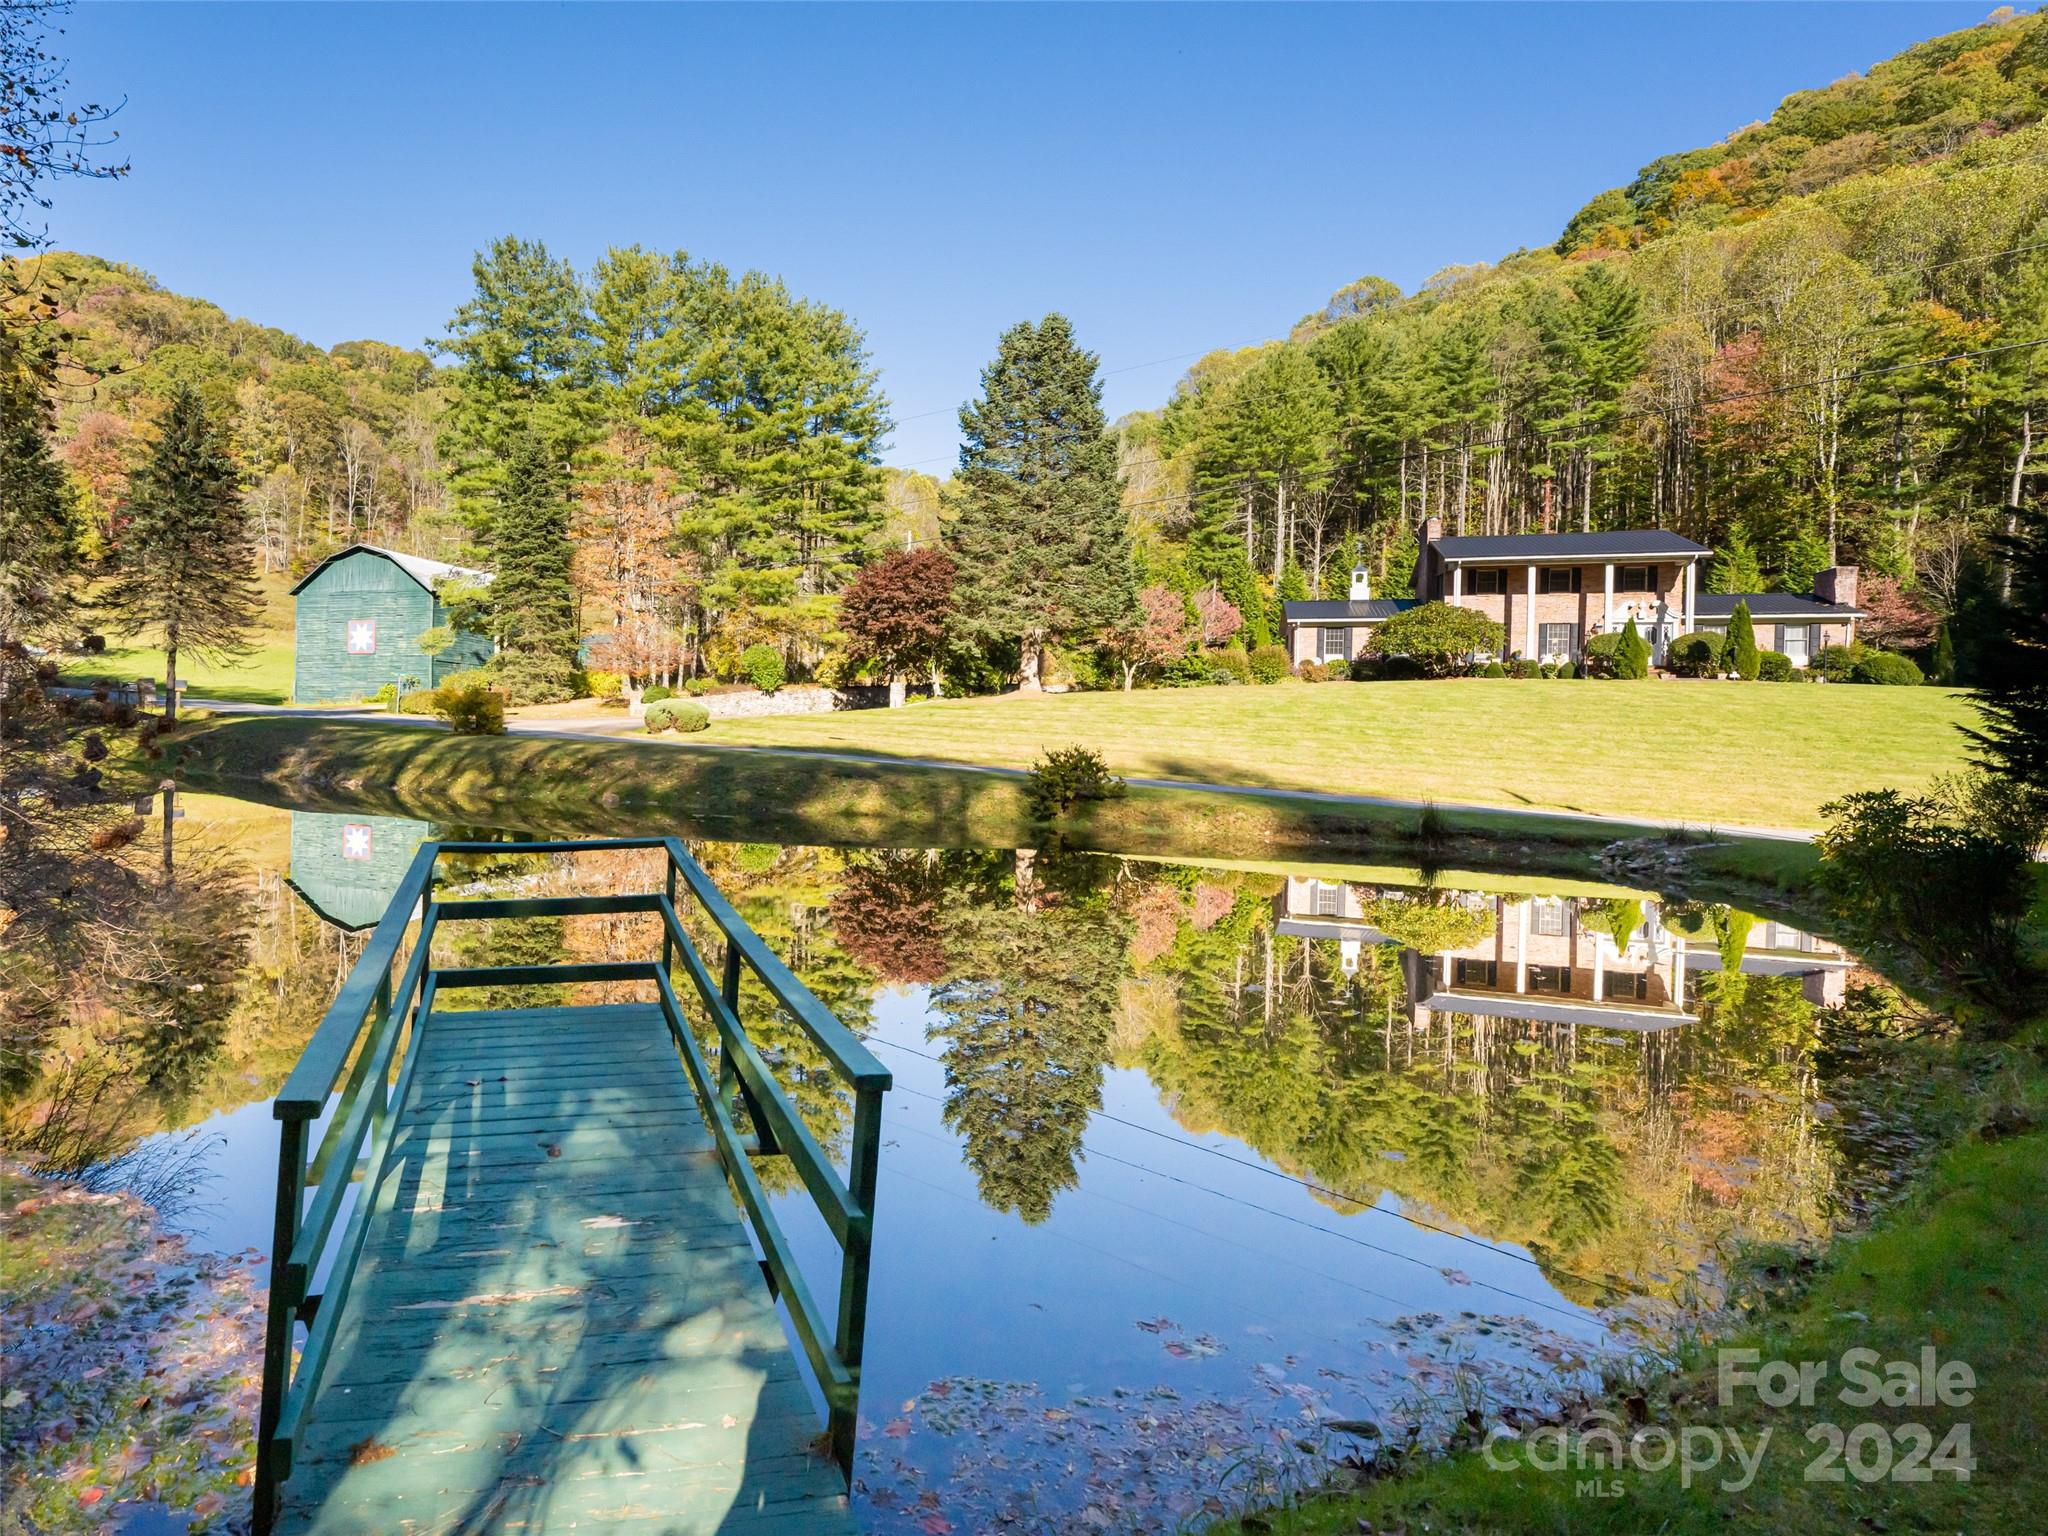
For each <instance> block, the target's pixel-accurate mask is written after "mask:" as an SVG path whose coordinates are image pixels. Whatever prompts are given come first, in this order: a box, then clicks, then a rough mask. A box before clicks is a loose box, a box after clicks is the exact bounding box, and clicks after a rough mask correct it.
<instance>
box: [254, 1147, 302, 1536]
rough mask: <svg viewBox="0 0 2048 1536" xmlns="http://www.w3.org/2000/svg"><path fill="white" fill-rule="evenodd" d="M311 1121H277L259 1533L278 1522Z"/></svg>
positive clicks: (264, 1535) (259, 1449)
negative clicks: (296, 1251)
mask: <svg viewBox="0 0 2048 1536" xmlns="http://www.w3.org/2000/svg"><path fill="white" fill-rule="evenodd" d="M305 1177H306V1122H305V1121H303V1120H300V1119H286V1120H280V1121H279V1122H278V1126H277V1213H276V1218H275V1221H274V1223H273V1225H272V1228H271V1237H270V1300H269V1306H268V1309H267V1312H266V1315H265V1321H264V1329H263V1396H262V1399H261V1402H260V1404H259V1406H258V1408H257V1412H256V1487H255V1512H254V1515H255V1519H254V1528H255V1532H256V1536H269V1533H270V1532H271V1531H272V1530H273V1529H274V1528H275V1527H276V1524H277V1482H278V1478H277V1461H276V1458H275V1456H273V1455H272V1453H271V1438H272V1437H273V1436H274V1435H275V1434H276V1433H277V1420H278V1416H279V1415H280V1414H281V1413H282V1412H283V1411H284V1395H285V1390H286V1388H287V1387H289V1386H290V1385H291V1367H292V1327H293V1320H294V1317H295V1315H296V1314H297V1312H298V1306H299V1299H300V1298H298V1297H297V1296H294V1295H292V1294H291V1287H290V1285H289V1283H288V1282H287V1279H286V1275H287V1271H288V1269H289V1265H290V1260H291V1253H292V1246H293V1244H295V1243H296V1242H297V1241H298V1237H299V1206H300V1202H301V1200H302V1199H303V1198H304V1195H305Z"/></svg>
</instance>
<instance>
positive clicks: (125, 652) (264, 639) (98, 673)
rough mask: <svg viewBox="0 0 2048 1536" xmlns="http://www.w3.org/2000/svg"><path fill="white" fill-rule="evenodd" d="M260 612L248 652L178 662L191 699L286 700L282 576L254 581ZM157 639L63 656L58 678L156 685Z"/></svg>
mask: <svg viewBox="0 0 2048 1536" xmlns="http://www.w3.org/2000/svg"><path fill="white" fill-rule="evenodd" d="M257 585H258V586H259V588H260V589H261V591H262V596H263V608H262V612H261V614H260V615H259V616H258V618H257V620H256V624H255V627H254V628H253V629H252V630H251V631H250V634H249V637H248V638H249V643H250V645H251V646H252V647H253V649H252V650H251V651H250V652H249V654H248V655H246V656H240V657H237V658H235V659H233V660H232V661H227V662H220V663H214V662H208V661H204V660H201V659H200V658H199V657H197V656H194V655H192V654H190V653H189V652H188V653H186V654H183V655H180V656H179V657H178V675H179V676H180V677H181V678H183V679H184V681H185V686H186V693H187V695H188V697H191V698H204V699H222V700H225V701H227V702H229V703H233V704H285V703H289V702H290V701H291V696H292V652H293V648H294V635H293V627H292V600H291V582H290V580H289V578H287V577H286V576H284V575H283V574H281V573H279V574H272V575H266V576H261V577H259V578H257ZM157 640H158V636H157V635H156V634H154V633H144V634H142V635H138V636H135V637H133V638H132V639H130V640H129V641H128V643H127V644H125V645H113V644H109V645H108V647H107V648H106V650H105V651H104V652H102V653H101V654H100V655H97V656H66V657H65V658H64V659H63V662H62V664H61V668H60V670H61V673H62V676H63V679H64V681H65V682H67V683H90V682H93V681H95V680H96V679H99V678H102V677H111V678H113V679H114V680H115V681H117V682H123V683H128V682H133V681H134V680H135V679H136V678H138V677H147V678H150V679H151V680H153V681H154V682H155V683H157V685H158V686H162V684H163V680H164V653H163V652H162V651H161V650H158V649H155V645H156V642H157Z"/></svg>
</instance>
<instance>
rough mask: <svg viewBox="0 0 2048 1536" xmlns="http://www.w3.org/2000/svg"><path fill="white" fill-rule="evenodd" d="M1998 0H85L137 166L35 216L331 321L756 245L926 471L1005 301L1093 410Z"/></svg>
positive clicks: (1534, 237)
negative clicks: (863, 337) (642, 250)
mask: <svg viewBox="0 0 2048 1536" xmlns="http://www.w3.org/2000/svg"><path fill="white" fill-rule="evenodd" d="M1989 9H1990V7H1989V5H1988V4H1986V3H1983V0H1979V3H1975V4H1962V5H1948V4H1890V5H1853V4H1839V5H1783V6H1779V5H1764V4H1752V5H1707V6H1691V5H1592V6H1573V5H1515V6H1504V7H1495V6H1484V5H1442V6H1434V7H1419V6H1413V7H1412V6H1361V7H1332V6H1311V5H1300V6H1265V7H1243V8H1240V7H1234V6H1202V7H1176V6H1165V5H1151V6H1122V7H1104V8H1084V7H1080V6H1050V5H1048V6H1038V7H1023V8H1012V7H1006V6H983V7H939V6H918V7H897V6H888V5H870V6H842V7H834V8H811V7H806V6H794V5H790V6H766V5H764V6H754V7H744V8H723V7H679V6H652V5H646V6H630V7H598V6H542V5H528V6H518V7H503V8H501V7H494V6H483V5H474V6H469V5H465V6H411V7H401V6H342V5H335V6H296V7H267V6H257V5H211V6H196V7H188V6H180V5H150V6H128V5H114V4H91V3H88V4H84V5H81V7H80V8H79V10H78V11H77V12H76V13H75V14H74V15H73V17H72V18H71V21H70V23H69V31H68V37H67V41H66V46H67V47H68V50H69V52H70V54H71V56H72V59H73V77H74V80H75V82H76V86H77V89H78V92H79V94H80V95H81V96H89V97H101V98H105V97H118V96H120V95H123V94H125V95H126V96H127V97H128V106H127V109H126V110H125V111H124V112H123V113H122V114H121V118H120V127H121V129H122V133H123V149H124V150H125V152H126V153H127V154H128V155H129V156H130V157H131V158H132V160H133V162H134V173H133V175H132V177H131V178H130V179H129V180H127V181H124V182H121V183H119V184H115V185H86V186H70V187H64V188H61V189H59V194H58V195H59V202H58V205H57V207H56V209H55V211H54V213H53V215H52V233H53V235H54V237H55V239H56V241H57V243H58V244H59V245H61V246H65V247H68V248H73V249H81V250H87V251H92V252H94V253H96V254H99V255H103V256H107V257H112V258H117V259H121V260H126V261H130V262H133V263H135V264H137V265H138V266H141V267H143V268H146V269H147V270H149V271H150V272H152V273H154V274H155V275H156V276H157V277H158V278H159V279H160V280H161V281H162V282H164V283H165V284H167V285H169V286H170V287H172V288H174V289H177V290H179V291H181V292H186V293H191V294H196V295H199V296H202V297H205V298H208V299H211V300H213V301H214V302H216V303H218V304H220V305H221V306H223V307H224V308H226V309H227V310H229V311H230V312H231V313H234V314H239V315H246V316H248V317H249V318H251V319H253V320H258V321H261V322H263V323H265V324H269V325H277V326H282V327H284V328H285V329H287V330H291V331H295V332H297V333H298V334H300V335H303V336H306V337H308V338H310V339H311V340H314V341H316V342H319V343H321V344H323V345H332V344H333V343H335V342H339V341H345V340H350V339H353V338H358V337H365V336H370V337H377V338H379V339H382V340H387V341H394V342H401V343H407V344H415V345H416V344H418V343H420V342H421V341H422V340H424V339H425V338H427V337H428V336H431V335H435V334H437V333H438V332H439V331H440V329H441V327H442V325H443V324H444V323H445V321H446V319H447V316H448V315H449V313H450V312H451V311H452V310H453V309H454V307H455V305H456V304H457V303H459V302H460V301H461V299H462V298H463V296H464V295H465V293H466V292H467V289H468V286H469V261H470V257H471V254H472V253H473V252H474V251H475V250H476V249H477V248H478V247H479V246H481V245H483V244H484V243H486V242H487V241H489V240H490V239H492V238H493V237H495V236H497V235H499V234H503V233H507V232H516V233H519V234H521V235H525V236H527V237H529V238H537V239H541V240H545V241H546V242H547V244H548V245H549V247H550V248H551V249H553V250H554V251H556V252H557V253H558V254H562V255H566V256H568V257H570V258H571V259H573V260H574V261H575V262H577V263H578V264H579V265H587V264H588V263H589V262H590V261H591V260H592V259H593V258H594V257H596V256H597V255H599V254H600V253H601V252H602V251H603V250H604V248H605V247H606V246H607V245H613V244H619V245H623V244H630V243H633V242H639V243H641V244H643V245H647V246H652V247H659V248H664V249H673V248H678V247H680V248H683V249H687V250H688V251H689V252H690V253H691V254H692V255H693V256H708V257H713V258H715V259H717V260H720V261H723V262H725V263H726V264H727V265H729V266H732V267H735V268H739V267H750V266H753V267H761V268H763V269H766V270H768V271H771V272H777V273H780V274H781V275H782V276H784V277H785V278H786V279H787V280H788V281H789V283H790V284H791V286H792V287H793V288H795V289H796V290H797V291H799V292H802V293H805V294H808V295H810V296H811V297H814V298H817V299H821V300H823V301H826V302H828V303H831V304H834V305H837V306H838V307H840V308H842V309H844V310H846V311H847V312H848V313H850V314H851V315H853V316H854V317H855V319H856V320H858V321H859V322H860V323H861V325H862V326H863V327H864V328H865V329H866V331H867V335H868V338H869V343H870V345H871V347H872V349H873V352H874V355H875V359H876V361H877V363H878V364H879V365H880V367H881V369H882V374H883V381H884V384H885V387H886V388H887V390H888V392H889V396H890V399H891V400H892V402H893V404H894V408H895V412H896V415H897V419H898V421H899V423H900V425H899V427H898V430H897V433H896V438H895V441H894V443H893V444H892V445H891V448H890V451H889V453H888V458H889V459H890V461H891V462H894V463H901V464H916V465H918V466H919V467H921V468H925V469H928V470H931V471H933V472H935V473H943V472H945V471H946V470H947V469H948V468H949V467H950V464H951V457H952V453H953V450H954V446H955V442H956V433H955V423H954V419H953V412H954V409H955V408H956V407H957V406H958V405H959V403H960V402H961V401H962V400H964V399H966V398H967V397H968V396H970V395H971V394H972V393H973V392H974V390H975V387H976V378H977V370H978V369H979V368H980V366H981V364H982V363H983V362H985V361H986V359H987V358H988V356H989V354H990V352H991V351H992V350H993V346H994V341H995V337H996V335H997V333H998V332H999V331H1000V330H1001V329H1002V328H1003V327H1004V326H1006V325H1009V324H1011V323H1013V322H1015V321H1017V320H1019V319H1023V318H1027V317H1035V316H1037V315H1040V314H1042V313H1044V312H1045V311H1046V310H1048V309H1060V310H1064V311H1065V312H1066V313H1068V314H1069V315H1071V316H1072V317H1073V318H1074V321H1075V324H1076V326H1077V328H1078V330H1079V332H1080V335H1081V337H1082V339H1083V341H1084V342H1085V343H1086V344H1087V345H1089V346H1090V347H1092V348H1094V349H1095V350H1096V351H1098V352H1099V353H1100V354H1101V356H1102V362H1103V367H1104V369H1105V370H1106V371H1107V372H1108V378H1107V386H1108V387H1107V391H1106V403H1107V405H1108V407H1109V409H1110V412H1111V414H1112V416H1114V415H1117V414H1120V413H1122V412H1124V411H1127V410H1131V409H1134V408H1137V407H1141V406H1149V405H1156V404H1157V403H1159V402H1160V401H1161V400H1163V399H1164V398H1165V397H1166V395H1167V393H1168V391H1169V390H1170V389H1171V388H1172V385H1173V382H1174V380H1175V378H1176V377H1178V375H1179V373H1180V372H1181V370H1182V369H1183V368H1185V366H1186V362H1187V359H1186V358H1185V357H1183V356H1181V354H1188V353H1194V352H1199V351H1202V350H1205V349H1207V348H1210V347H1216V346H1227V345H1243V344H1247V343H1250V342H1253V341H1256V340H1260V339H1262V338H1264V337H1267V336H1271V335H1276V334H1284V333H1285V332H1286V330H1287V329H1288V327H1289V326H1290V325H1292V323H1293V322H1294V321H1295V320H1296V319H1297V318H1299V317H1300V316H1301V315H1302V314H1304V313H1305V312H1307V311H1308V310H1310V309H1312V308H1314V307H1315V306H1316V305H1317V304H1319V303H1320V302H1321V301H1322V300H1323V298H1324V297H1325V296H1326V295H1327V294H1328V293H1329V292H1330V291H1331V290H1333V289H1335V288H1337V287H1339V286H1341V285H1342V284H1344V283H1346V282H1348V281H1350V280H1352V279H1353V278H1356V277H1358V276H1360V275H1362V274H1364V273H1367V272H1374V273H1378V274H1380V275H1382V276H1385V277H1389V278H1392V279H1393V280H1394V281H1395V282H1397V283H1399V284H1401V285H1402V286H1403V287H1404V288H1410V289H1412V288H1413V287H1414V286H1415V285H1416V284H1418V283H1420V282H1421V281H1422V280H1423V279H1424V278H1426V277H1427V276H1428V275H1429V274H1430V273H1432V272H1434V271H1436V270H1438V269H1439V268H1442V267H1444V266H1447V265H1450V264H1452V263H1457V262H1467V261H1479V260H1487V259H1492V258H1495V257H1498V256H1500V255H1501V254H1503V253H1505V252H1507V251H1510V250H1512V249H1514V248H1516V247H1517V246H1521V245H1540V244H1544V243H1547V242H1549V241H1551V240H1553V239H1555V238H1556V236H1557V232H1558V230H1559V229H1560V228H1561V227H1562V226H1563V223H1564V221H1565V220H1566V219H1567V218H1569V217H1570V215H1571V214H1572V213H1573V212H1574V211H1575V210H1576V209H1577V208H1578V207H1579V206H1580V205H1581V204H1582V203H1584V202H1585V201H1586V199H1588V198H1589V197H1591V196H1592V195H1593V194H1594V193H1596V192H1598V191H1600V190H1602V189H1603V188H1605V187H1609V186H1614V185H1618V184H1620V183H1622V182H1624V181H1626V180H1628V179H1629V177H1630V176H1632V175H1633V174H1634V172H1635V170H1636V169H1637V167H1638V166H1640V165H1641V164H1642V163H1643V162H1645V161H1646V160H1649V159H1652V158H1654V157H1655V156H1657V155H1659V154H1663V153H1666V152H1669V151H1672V150H1678V149H1685V148H1691V147H1693V146H1695V145H1698V144H1705V143H1710V142H1712V141H1713V140H1715V139H1718V138H1720V137H1722V136H1724V135H1725V134H1726V133H1728V132H1729V131H1731V130H1733V129H1735V128H1737V127H1739V126H1741V125H1742V124H1744V123H1747V122H1750V121H1752V120H1754V119H1757V118H1760V117H1764V116H1766V115H1768V114H1769V112H1770V111H1771V109H1772V108H1773V107H1774V106H1775V105H1776V104H1777V102H1778V101H1779V100H1780V98H1782V97H1783V96H1784V95H1785V94H1786V93H1787V92H1790V91H1793V90H1797V89H1801V88H1804V87H1808V86H1814V85H1821V84H1824V83H1826V82H1827V81H1830V80H1833V79H1836V78H1838V77H1839V76H1841V75H1843V74H1846V73H1848V72H1850V71H1852V70H1857V69H1861V68H1864V67H1867V66H1868V65H1869V64H1871V63H1874V62H1875V61H1877V60H1879V59H1881V58H1884V57H1885V56H1887V55H1889V54H1891V53H1894V52H1896V51H1898V50H1899V49H1900V48H1902V47H1904V46H1906V45H1907V44H1909V43H1911V42H1914V41H1916V40H1918V39H1921V38H1924V37H1928V36H1932V35H1934V34H1936V33H1939V32H1944V31H1950V30H1953V29H1955V28H1958V27H1962V26H1967V25H1969V24H1971V23H1973V22H1975V21H1978V20H1981V19H1982V18H1983V16H1984V15H1985V14H1986V13H1987V12H1988V10H1989ZM1165 359H1173V361H1162V360H1165Z"/></svg>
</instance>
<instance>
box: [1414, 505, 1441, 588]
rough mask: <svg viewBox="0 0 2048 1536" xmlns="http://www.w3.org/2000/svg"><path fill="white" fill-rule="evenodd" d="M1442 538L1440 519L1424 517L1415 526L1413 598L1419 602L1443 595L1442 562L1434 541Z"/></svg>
mask: <svg viewBox="0 0 2048 1536" xmlns="http://www.w3.org/2000/svg"><path fill="white" fill-rule="evenodd" d="M1443 536H1444V520H1443V519H1442V518H1440V517H1425V518H1424V519H1423V520H1422V521H1421V522H1420V523H1418V524H1417V525H1416V528H1415V543H1416V546H1417V547H1416V550H1415V596H1416V599H1417V600H1418V601H1420V602H1425V603H1426V602H1429V601H1431V600H1432V599H1434V598H1439V597H1442V596H1443V595H1444V594H1443V586H1444V572H1443V560H1442V558H1441V557H1440V556H1439V555H1438V554H1437V552H1436V541H1437V540H1438V539H1440V538H1442V537H1443Z"/></svg>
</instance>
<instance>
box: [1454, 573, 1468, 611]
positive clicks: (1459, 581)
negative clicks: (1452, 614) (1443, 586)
mask: <svg viewBox="0 0 2048 1536" xmlns="http://www.w3.org/2000/svg"><path fill="white" fill-rule="evenodd" d="M1464 596H1465V567H1463V566H1462V565H1454V566H1452V567H1451V606H1452V607H1454V608H1456V607H1459V606H1460V605H1461V604H1462V602H1463V599H1464Z"/></svg>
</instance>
